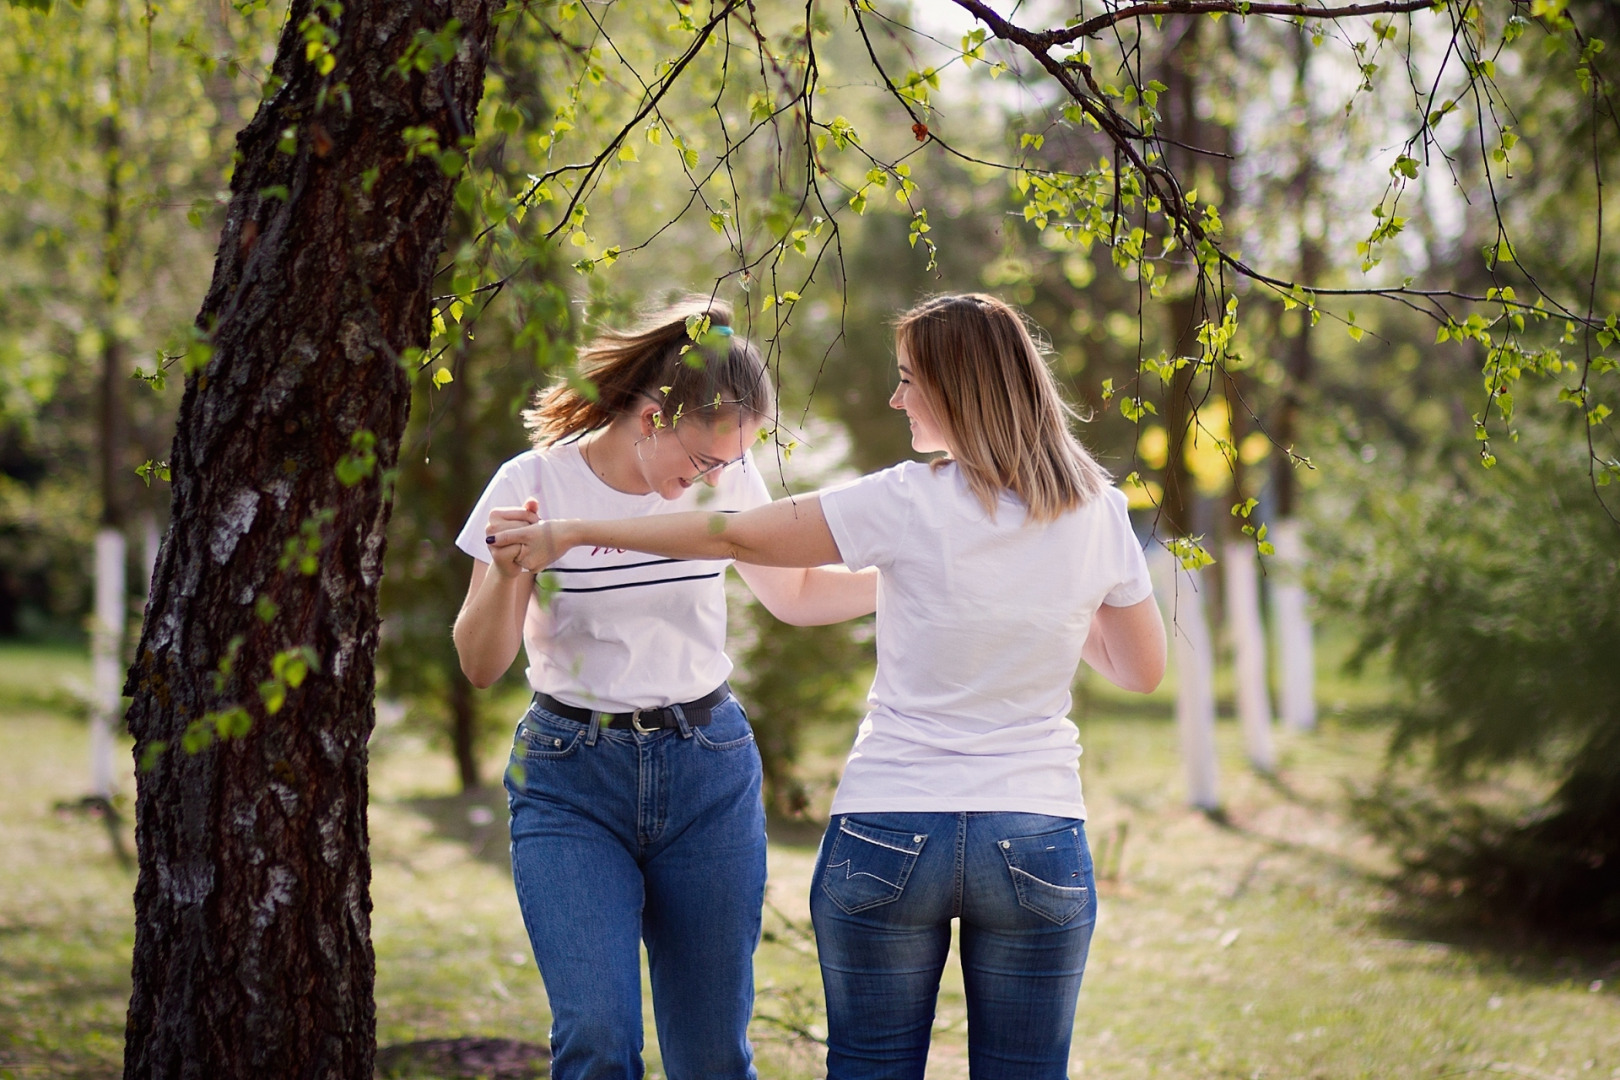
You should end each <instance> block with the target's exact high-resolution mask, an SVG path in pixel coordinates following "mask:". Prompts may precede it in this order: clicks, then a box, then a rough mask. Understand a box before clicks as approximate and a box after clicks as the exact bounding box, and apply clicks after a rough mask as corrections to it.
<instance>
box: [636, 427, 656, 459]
mask: <svg viewBox="0 0 1620 1080" xmlns="http://www.w3.org/2000/svg"><path fill="white" fill-rule="evenodd" d="M648 439H651V440H652V444H653V447H652V452H653V453H654V454H655V455H656V454H657V453H658V432H656V431H655V432H653V433H652V434H651V435H643V436H642V437H641V438H639V439H637V440H636V460H637V461H639V462H641V463H642V464H643V465H645V464H647V459H646V458H644V457H642V456H641V444H642V443H644V442H646V441H647V440H648Z"/></svg>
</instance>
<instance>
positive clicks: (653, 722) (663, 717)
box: [534, 682, 731, 733]
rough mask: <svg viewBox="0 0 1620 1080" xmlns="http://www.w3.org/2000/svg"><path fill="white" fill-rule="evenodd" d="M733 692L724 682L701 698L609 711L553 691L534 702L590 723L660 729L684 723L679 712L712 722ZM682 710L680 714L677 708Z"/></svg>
mask: <svg viewBox="0 0 1620 1080" xmlns="http://www.w3.org/2000/svg"><path fill="white" fill-rule="evenodd" d="M730 696H731V684H730V683H729V682H723V683H721V684H720V685H719V686H717V687H715V688H714V689H713V690H710V691H709V692H708V693H707V694H704V695H703V696H702V697H700V698H694V699H693V700H691V701H683V702H679V703H677V704H675V705H665V706H661V707H659V708H656V709H632V710H631V711H630V712H620V713H609V712H596V711H595V710H592V709H582V708H580V707H579V706H577V705H570V704H568V703H567V702H564V701H558V700H557V699H556V698H554V697H552V696H551V695H550V694H547V693H544V692H541V691H536V693H535V695H534V703H535V704H536V705H538V706H540V707H541V708H542V709H544V710H546V711H547V712H548V713H552V714H553V715H556V716H560V717H562V718H563V719H565V720H574V721H577V722H578V723H581V724H588V723H590V722H591V721H592V720H600V721H601V724H602V726H603V727H605V728H629V729H632V730H634V731H640V732H643V733H645V732H649V731H659V730H661V729H663V728H678V727H680V726H681V725H680V719H679V716H684V717H685V718H686V725H687V726H688V727H704V726H706V725H707V724H708V723H709V720H710V718H711V716H712V715H713V712H714V708H715V706H717V705H719V704H720V703H721V702H723V701H725V700H726V698H728V697H730ZM677 709H678V710H680V712H679V714H677V712H676V710H677Z"/></svg>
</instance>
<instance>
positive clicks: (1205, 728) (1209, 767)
mask: <svg viewBox="0 0 1620 1080" xmlns="http://www.w3.org/2000/svg"><path fill="white" fill-rule="evenodd" d="M1156 554H1158V555H1162V558H1158V557H1156V558H1155V560H1154V563H1155V565H1154V567H1153V569H1154V571H1155V573H1154V577H1155V579H1156V581H1157V583H1158V584H1157V585H1156V588H1155V591H1156V592H1157V593H1158V595H1159V602H1160V605H1161V606H1162V607H1163V608H1164V615H1165V624H1166V626H1167V628H1168V629H1169V632H1170V640H1171V656H1172V657H1173V658H1174V663H1175V669H1176V728H1177V730H1178V731H1179V732H1180V735H1181V759H1182V765H1183V767H1184V768H1185V770H1186V775H1187V802H1188V803H1189V804H1191V805H1192V806H1195V807H1197V808H1198V809H1200V810H1215V809H1217V808H1218V807H1219V806H1220V798H1219V794H1218V791H1217V777H1218V774H1217V770H1216V766H1215V653H1214V649H1213V648H1212V647H1211V643H1210V637H1209V622H1208V620H1207V618H1206V617H1205V615H1204V597H1203V594H1202V593H1201V592H1200V591H1199V590H1200V588H1201V587H1202V586H1203V584H1204V583H1203V581H1202V580H1201V577H1200V575H1199V574H1198V573H1197V572H1196V571H1190V570H1183V569H1181V567H1180V565H1179V564H1178V563H1177V562H1176V561H1175V560H1174V558H1172V557H1171V556H1170V555H1169V554H1168V553H1167V552H1162V550H1161V552H1159V553H1156Z"/></svg>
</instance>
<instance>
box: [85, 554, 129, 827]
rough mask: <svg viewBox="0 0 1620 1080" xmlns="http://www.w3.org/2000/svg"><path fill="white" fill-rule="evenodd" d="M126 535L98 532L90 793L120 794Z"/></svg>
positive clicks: (91, 645)
mask: <svg viewBox="0 0 1620 1080" xmlns="http://www.w3.org/2000/svg"><path fill="white" fill-rule="evenodd" d="M123 644H124V534H123V533H122V532H120V531H119V530H117V529H111V528H103V529H101V530H100V531H98V532H97V533H96V612H95V621H94V623H93V625H92V628H91V632H90V679H91V700H90V792H91V794H93V795H100V796H101V797H102V798H104V799H111V798H112V797H113V795H114V793H115V784H114V781H113V727H114V724H115V723H116V722H117V719H118V712H119V710H118V705H119V702H120V700H121V698H122V692H123V688H124V678H123V676H124V664H123Z"/></svg>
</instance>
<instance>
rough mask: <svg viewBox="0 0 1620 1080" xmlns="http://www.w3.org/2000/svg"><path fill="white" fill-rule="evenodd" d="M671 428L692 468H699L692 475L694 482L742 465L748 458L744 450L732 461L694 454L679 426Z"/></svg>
mask: <svg viewBox="0 0 1620 1080" xmlns="http://www.w3.org/2000/svg"><path fill="white" fill-rule="evenodd" d="M669 430H670V433H671V434H672V435H674V436H675V441H676V442H678V443H680V444H681V450H682V452H684V453H685V454H686V460H687V461H690V462H691V463H692V468H694V469H696V470H697V472H696V473H694V474H693V475H692V479H691V482H692V483H694V484H695V483H697V482H698V481H699V480H702V479H703V478H704V477H706V476H712V475H714V474H715V473H720V472H724V471H725V470H727V469H729V468H731V467H732V466H733V465H740V464H742V463H743V462H745V461H747V460H748V452H747V451H744V452H743V453H742V454H740V455H739V456H737V457H734V458H732V459H731V460H730V461H720V460H717V459H715V458H711V457H709V456H708V455H706V454H696V455H694V454H693V453H692V451H691V450H690V449H688V448H687V445H686V440H685V439H683V438H681V432H680V428H679V426H678V425H676V426H672V427H670V429H669ZM706 463H707V464H706Z"/></svg>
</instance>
